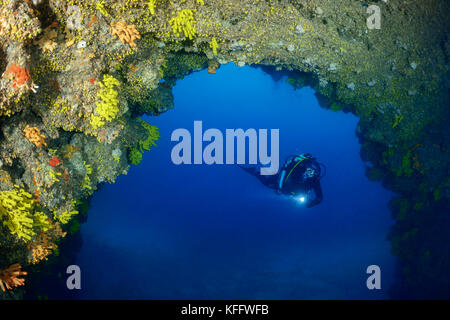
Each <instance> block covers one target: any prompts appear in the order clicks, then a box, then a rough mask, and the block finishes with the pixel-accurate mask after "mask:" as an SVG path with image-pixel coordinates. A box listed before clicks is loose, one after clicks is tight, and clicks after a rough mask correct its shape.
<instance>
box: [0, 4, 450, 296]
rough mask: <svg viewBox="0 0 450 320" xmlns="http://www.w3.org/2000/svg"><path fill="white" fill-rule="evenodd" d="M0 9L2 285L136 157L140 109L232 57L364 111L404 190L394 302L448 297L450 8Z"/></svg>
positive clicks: (384, 170)
mask: <svg viewBox="0 0 450 320" xmlns="http://www.w3.org/2000/svg"><path fill="white" fill-rule="evenodd" d="M0 4H1V9H0V43H1V45H2V46H1V49H0V73H1V79H0V116H1V124H0V126H1V134H0V219H1V220H2V224H0V229H1V231H0V279H2V277H3V279H8V269H7V268H8V267H9V266H11V265H13V264H16V263H19V264H20V266H22V267H23V268H24V269H26V270H28V271H29V272H28V273H29V274H28V275H27V277H32V276H33V274H39V272H40V271H41V270H42V268H45V264H46V262H45V260H46V259H48V257H49V256H51V255H52V254H54V253H55V252H56V251H57V250H58V249H57V246H58V244H60V243H61V242H63V241H66V240H65V239H66V238H67V237H70V235H71V234H74V233H76V232H77V231H78V230H79V222H78V221H79V216H80V214H79V213H78V212H79V211H82V210H81V209H80V207H83V206H85V202H84V200H83V199H86V198H88V197H89V196H90V195H92V193H93V192H94V191H95V189H96V188H97V186H98V185H100V184H102V183H105V182H109V183H113V182H114V181H115V178H116V177H117V176H118V175H120V174H126V173H127V170H128V169H129V166H130V164H138V163H139V162H140V159H141V158H142V153H143V152H144V151H145V150H148V149H149V148H150V147H151V146H152V144H153V141H154V140H156V139H157V138H158V134H157V129H156V128H155V127H153V126H151V124H148V123H146V122H144V121H142V120H140V119H139V118H138V116H139V115H142V114H151V115H158V114H160V113H162V112H165V111H166V110H168V109H170V108H172V107H173V101H172V94H171V88H172V87H173V85H174V84H175V83H176V80H177V79H179V78H181V77H183V76H185V75H186V74H188V73H189V72H192V71H196V70H201V69H204V68H208V71H209V72H210V73H214V72H215V70H216V69H217V68H219V67H220V65H221V64H225V63H228V62H234V63H236V65H238V66H244V65H261V66H273V67H275V69H276V70H286V71H289V72H291V73H292V76H291V78H290V82H291V83H292V84H293V85H294V86H296V87H302V86H305V85H310V86H312V87H313V88H314V89H315V90H316V92H317V95H318V98H319V101H320V103H321V105H322V107H324V108H330V109H331V110H333V111H339V110H344V111H350V112H352V113H354V114H355V115H357V116H358V117H359V118H360V122H359V125H358V129H357V134H358V136H359V137H360V141H361V145H362V148H361V156H362V158H363V159H364V160H368V161H370V162H371V163H372V166H371V167H369V168H367V176H368V177H369V178H370V179H373V180H382V181H383V184H384V185H385V186H386V187H387V188H389V189H391V190H393V191H395V192H396V193H398V194H399V197H396V198H394V199H393V200H392V201H391V203H390V206H391V210H392V215H393V217H394V218H395V219H396V223H395V225H394V226H393V227H392V229H391V232H390V234H389V235H388V237H389V239H390V240H391V243H392V252H393V253H394V254H395V255H396V256H397V257H398V261H399V272H398V283H397V284H396V285H394V287H393V288H392V291H391V293H392V296H393V297H414V298H421V297H427V298H430V297H449V296H450V293H449V290H450V289H449V288H450V275H448V270H449V269H450V241H449V240H450V239H449V231H448V230H449V227H450V222H449V220H450V215H449V212H450V210H449V205H448V199H449V190H450V189H449V178H448V172H449V161H448V159H450V157H449V137H450V134H449V127H448V103H447V99H448V97H449V78H448V69H449V64H448V63H449V58H450V40H449V38H448V34H449V19H447V15H448V13H449V12H450V11H449V3H448V1H445V0H441V1H438V0H429V1H419V0H408V1H406V0H389V1H370V2H364V1H357V0H339V1H337V0H336V1H327V0H278V1H276V0H264V1H263V0H245V1H242V0H185V1H175V0H172V1H171V0H147V1H141V0H124V1H112V0H102V1H93V0H88V1H76V0H70V1H64V0H49V1H45V0H33V1H31V0H28V1H19V0H3V1H0ZM372 4H375V5H377V6H378V7H379V8H380V10H381V14H382V19H381V27H380V29H369V28H368V25H367V19H368V17H369V16H370V14H369V13H368V12H367V10H368V8H369V6H370V5H372ZM162 80H163V81H162ZM213 103H214V101H211V104H213ZM99 232H101V231H99ZM67 234H68V235H67ZM1 270H3V271H1ZM26 288H27V287H26V286H25V287H22V286H20V285H18V286H17V288H13V289H14V290H6V291H5V292H1V291H0V298H17V297H20V296H21V295H22V294H23V293H24V291H25V290H26ZM437 288H442V289H437Z"/></svg>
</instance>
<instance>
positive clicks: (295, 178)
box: [239, 153, 326, 208]
mask: <svg viewBox="0 0 450 320" xmlns="http://www.w3.org/2000/svg"><path fill="white" fill-rule="evenodd" d="M239 167H240V168H242V169H244V170H245V171H247V172H248V173H250V174H252V175H253V176H255V177H257V178H258V179H259V180H260V181H261V182H262V183H263V184H264V185H265V186H267V187H269V188H271V189H274V190H275V191H276V192H277V193H281V194H285V195H289V196H292V197H294V199H295V200H297V201H298V202H299V203H301V204H304V205H305V206H306V207H307V208H311V207H313V206H315V205H318V204H319V203H320V202H321V201H322V198H323V194H322V187H321V186H320V179H322V178H323V177H324V176H325V171H326V168H325V166H324V165H323V164H321V163H319V162H317V160H316V159H315V158H313V156H312V155H310V154H309V153H303V154H300V155H292V156H289V157H287V158H286V160H285V162H284V164H283V166H282V167H281V169H280V170H279V172H278V173H277V174H274V175H270V176H269V175H261V174H260V170H259V168H260V167H259V166H253V167H243V166H239Z"/></svg>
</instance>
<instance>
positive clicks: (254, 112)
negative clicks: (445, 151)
mask: <svg viewBox="0 0 450 320" xmlns="http://www.w3.org/2000/svg"><path fill="white" fill-rule="evenodd" d="M289 79H290V78H288V76H287V75H283V72H276V73H275V74H273V73H272V76H271V75H269V74H268V73H266V72H264V71H263V70H262V69H261V68H251V67H243V68H239V67H237V66H235V65H234V64H228V65H224V66H222V67H221V68H220V69H218V70H217V74H214V75H211V74H208V73H207V71H206V70H203V71H199V72H196V73H193V74H191V75H189V76H187V77H185V78H184V79H183V80H179V81H178V82H177V84H176V85H175V86H174V88H173V94H174V109H173V110H169V111H167V112H166V113H164V114H162V115H160V116H158V117H148V116H144V117H145V118H147V120H149V122H151V123H152V124H154V125H156V126H158V127H159V128H160V134H161V138H160V139H159V140H158V142H157V146H155V147H154V148H152V150H151V151H149V152H148V153H146V154H144V157H143V161H142V163H141V164H140V165H139V166H136V167H133V168H132V169H131V170H130V172H129V173H128V175H126V176H121V177H120V178H119V179H118V180H117V182H116V183H115V184H112V185H104V186H103V187H102V188H101V189H100V190H99V191H98V192H97V193H96V194H95V195H94V196H93V199H92V201H91V209H90V211H89V218H88V220H87V222H86V223H85V224H84V225H83V227H82V229H81V237H82V239H83V245H82V247H81V250H80V252H79V253H78V254H77V256H76V264H77V265H79V266H80V268H81V269H82V270H83V281H82V287H83V290H81V291H80V293H77V295H76V297H77V298H82V299H100V298H106V299H180V298H181V299H230V298H237V299H383V298H387V297H388V288H389V286H390V284H391V281H392V277H393V270H394V264H395V263H394V257H393V256H392V255H391V253H390V245H389V242H388V241H387V240H386V234H387V232H388V229H389V227H390V225H391V224H392V221H391V218H390V213H389V210H388V208H387V203H388V200H389V199H390V197H391V196H392V193H391V192H389V191H387V190H386V189H384V188H383V187H382V186H381V185H380V183H378V182H371V181H369V180H368V179H367V178H366V176H365V167H366V166H367V164H365V163H364V162H363V161H361V158H360V155H359V149H360V145H359V142H358V138H357V136H356V134H355V131H356V126H357V122H358V119H357V117H355V116H353V115H351V114H345V113H343V112H339V111H331V110H327V109H324V108H320V106H319V103H318V101H317V99H316V97H315V95H314V90H313V89H312V88H310V87H306V86H305V87H303V88H296V87H293V86H292V85H291V84H290V83H289V82H288V81H289ZM305 84H306V83H305ZM195 120H202V121H203V126H204V130H206V128H218V129H219V130H222V131H223V132H225V129H227V128H243V129H244V130H245V129H248V128H256V129H260V128H267V129H271V128H278V129H279V130H280V141H279V148H280V161H281V162H283V159H284V158H285V157H286V156H287V155H289V154H292V153H295V154H296V153H302V152H309V153H311V154H313V155H314V156H315V157H317V158H318V159H320V161H321V162H323V163H324V164H325V165H326V167H327V173H326V176H325V177H324V178H323V179H322V188H323V193H324V199H323V202H322V203H321V204H320V205H318V206H317V207H314V208H311V209H306V208H304V207H301V206H299V205H298V204H297V203H296V202H295V201H294V200H292V199H290V198H289V197H286V196H280V195H277V194H275V192H274V191H273V190H270V189H268V188H266V187H265V186H263V185H262V184H260V183H259V181H257V179H255V178H254V177H252V176H250V175H248V174H247V173H246V172H244V171H243V170H241V169H239V167H238V166H237V165H226V164H224V165H205V164H204V165H195V164H192V165H183V164H181V165H175V164H173V162H172V160H171V150H172V148H173V146H174V144H175V142H173V141H171V140H170V136H171V133H172V132H173V131H174V130H176V129H178V128H187V129H188V130H191V131H192V130H193V129H192V126H193V122H194V121H195ZM205 144H206V143H205ZM99 230H101V232H99ZM373 264H375V265H379V266H380V268H381V270H382V289H383V290H375V291H369V290H367V288H366V283H365V279H366V278H367V274H366V268H367V267H368V266H370V265H373Z"/></svg>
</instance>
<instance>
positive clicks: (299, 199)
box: [298, 195, 306, 203]
mask: <svg viewBox="0 0 450 320" xmlns="http://www.w3.org/2000/svg"><path fill="white" fill-rule="evenodd" d="M298 201H300V203H304V202H305V201H306V197H305V196H304V195H301V196H300V197H299V198H298Z"/></svg>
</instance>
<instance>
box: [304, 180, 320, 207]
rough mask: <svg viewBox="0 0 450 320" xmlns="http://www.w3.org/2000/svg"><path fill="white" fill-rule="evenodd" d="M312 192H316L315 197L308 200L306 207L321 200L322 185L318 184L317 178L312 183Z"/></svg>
mask: <svg viewBox="0 0 450 320" xmlns="http://www.w3.org/2000/svg"><path fill="white" fill-rule="evenodd" d="M313 189H314V193H315V194H316V197H315V198H314V200H312V201H310V202H309V203H308V205H307V207H308V208H311V207H314V206H316V205H318V204H319V203H321V202H322V198H323V193H322V187H321V186H320V181H319V180H317V181H316V182H315V183H314V185H313Z"/></svg>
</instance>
